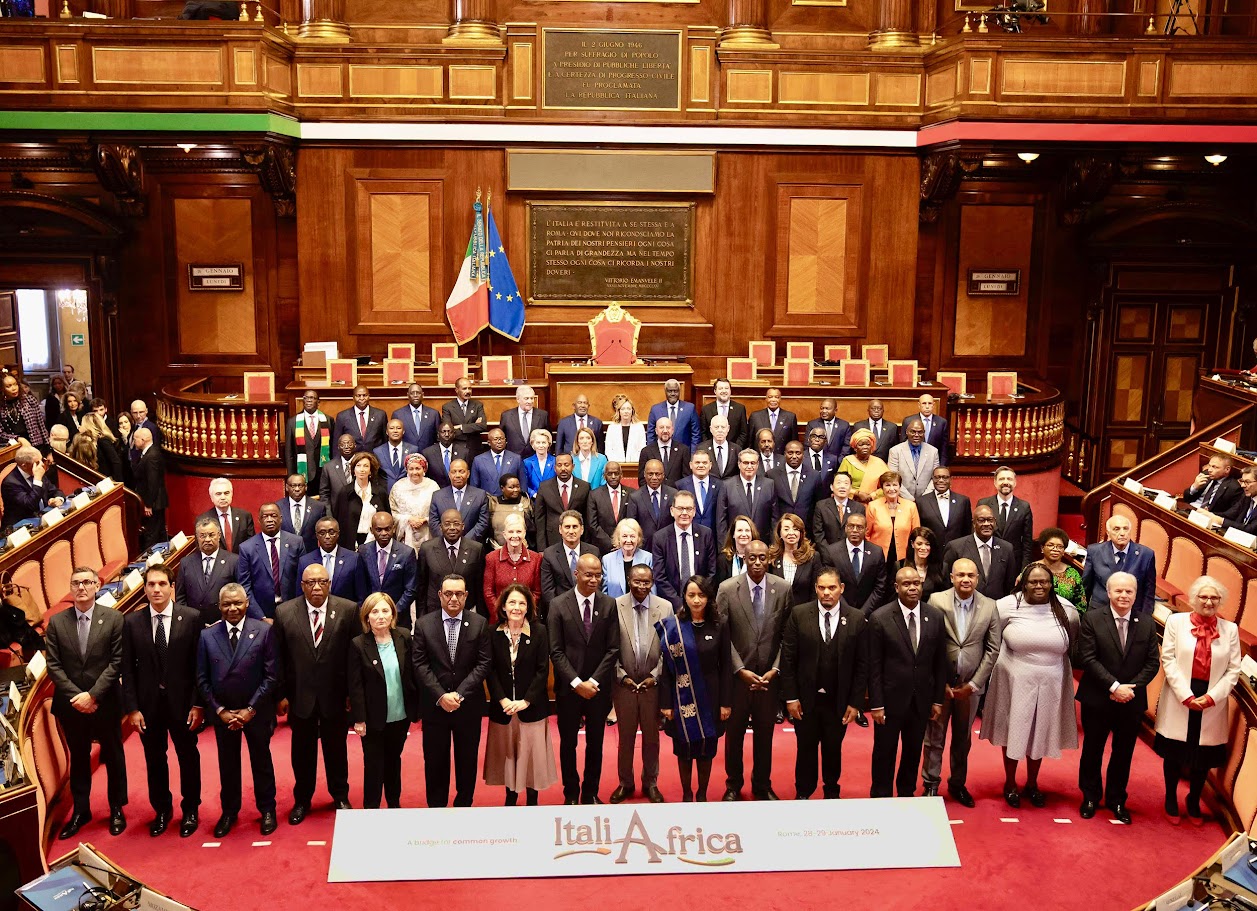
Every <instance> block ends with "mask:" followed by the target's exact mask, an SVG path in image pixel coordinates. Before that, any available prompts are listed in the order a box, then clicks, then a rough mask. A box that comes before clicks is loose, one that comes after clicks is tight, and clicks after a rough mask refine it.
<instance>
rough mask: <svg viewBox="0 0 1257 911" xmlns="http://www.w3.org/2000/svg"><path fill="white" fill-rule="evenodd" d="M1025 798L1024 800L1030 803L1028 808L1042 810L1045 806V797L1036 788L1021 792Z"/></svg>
mask: <svg viewBox="0 0 1257 911" xmlns="http://www.w3.org/2000/svg"><path fill="white" fill-rule="evenodd" d="M1022 793H1023V794H1025V796H1026V800H1028V801H1030V806H1032V807H1039V808H1040V809H1042V808H1043V807H1046V806H1047V795H1046V794H1044V793H1043V792H1042V791H1040V790H1039V789H1038V788H1026V789H1025V790H1024V791H1022Z"/></svg>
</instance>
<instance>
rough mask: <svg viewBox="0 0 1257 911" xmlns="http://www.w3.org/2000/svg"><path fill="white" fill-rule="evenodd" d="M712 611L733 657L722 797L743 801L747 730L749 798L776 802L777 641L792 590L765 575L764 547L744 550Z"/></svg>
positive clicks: (759, 543) (754, 543)
mask: <svg viewBox="0 0 1257 911" xmlns="http://www.w3.org/2000/svg"><path fill="white" fill-rule="evenodd" d="M716 611H717V613H718V614H719V615H720V617H721V618H722V621H721V622H723V623H728V624H729V640H730V644H731V647H732V650H733V651H732V657H733V712H732V714H731V715H730V716H729V722H728V725H727V726H726V728H725V773H726V779H725V793H724V797H723V798H722V799H723V800H741V799H742V785H743V783H744V781H745V777H744V771H743V769H744V765H743V761H742V759H743V757H742V743H743V740H744V739H745V737H746V728H747V726H748V725H749V726H750V728H751V757H752V765H751V796H752V797H754V798H755V799H756V800H776V799H777V794H776V792H774V791H773V786H772V770H773V731H774V730H775V729H776V727H777V711H778V706H779V705H780V704H781V670H780V663H781V636H782V634H783V632H784V631H785V625H786V617H787V616H788V615H789V613H790V586H789V585H788V584H787V583H786V580H785V579H782V578H780V577H779V576H774V575H771V574H770V573H769V572H768V545H767V544H765V543H764V542H763V541H752V542H751V543H750V544H748V545H747V546H746V572H744V573H741V574H739V575H737V576H734V577H733V578H732V579H727V580H725V581H724V582H722V583H720V589H719V591H717V592H716Z"/></svg>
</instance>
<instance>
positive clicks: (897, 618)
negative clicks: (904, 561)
mask: <svg viewBox="0 0 1257 911" xmlns="http://www.w3.org/2000/svg"><path fill="white" fill-rule="evenodd" d="M895 595H896V599H895V600H894V601H892V602H890V603H889V604H885V605H883V606H882V607H879V608H878V609H877V610H875V611H874V612H873V616H872V617H870V618H869V705H870V707H871V708H870V712H869V713H870V714H871V715H872V716H873V724H874V729H873V787H872V789H871V790H870V791H869V796H870V797H890V796H892V790H891V785H892V783H893V784H894V793H898V795H899V796H900V797H912V796H913V795H914V794H915V793H916V790H917V768H918V767H919V766H920V765H921V746H922V744H923V743H924V742H925V729H926V726H927V725H929V723H930V722H931V721H936V720H937V719H938V717H939V715H941V714H942V711H943V695H944V690H945V688H946V686H947V680H948V677H949V675H948V668H947V631H946V629H945V628H944V625H943V612H942V611H940V610H939V609H938V608H937V607H935V606H933V605H931V604H922V603H921V576H920V575H919V574H918V573H917V571H916V570H915V569H913V568H912V567H911V566H905V567H903V568H902V569H901V570H899V572H897V573H895ZM901 745H902V752H901V753H900V757H899V774H898V775H896V774H895V752H896V750H897V749H898V748H899V747H900V746H901Z"/></svg>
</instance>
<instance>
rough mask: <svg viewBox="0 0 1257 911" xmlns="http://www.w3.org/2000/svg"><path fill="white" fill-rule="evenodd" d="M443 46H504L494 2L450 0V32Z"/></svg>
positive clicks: (491, 0)
mask: <svg viewBox="0 0 1257 911" xmlns="http://www.w3.org/2000/svg"><path fill="white" fill-rule="evenodd" d="M441 43H442V44H454V45H471V46H484V45H486V44H488V45H495V46H497V47H501V46H502V30H501V29H499V28H498V23H497V20H496V18H495V17H494V11H493V0H450V30H449V32H448V33H447V34H446V36H445V37H444V38H442V39H441Z"/></svg>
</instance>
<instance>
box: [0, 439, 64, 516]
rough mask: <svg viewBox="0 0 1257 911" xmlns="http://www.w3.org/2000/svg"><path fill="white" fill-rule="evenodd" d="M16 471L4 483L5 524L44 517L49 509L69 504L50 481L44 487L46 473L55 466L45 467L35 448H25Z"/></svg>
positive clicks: (0, 488)
mask: <svg viewBox="0 0 1257 911" xmlns="http://www.w3.org/2000/svg"><path fill="white" fill-rule="evenodd" d="M14 462H15V463H16V464H15V465H14V468H13V470H12V471H10V472H9V473H8V475H6V476H5V479H4V481H3V482H0V501H3V503H4V524H5V525H13V524H15V523H17V522H21V521H23V520H24V519H34V518H37V517H38V516H39V515H40V514H42V513H43V511H44V507H45V506H58V505H60V504H61V503H63V502H65V497H64V496H62V494H61V491H60V490H57V489H56V488H55V487H54V486H53V485H52V482H51V478H49V483H48V484H46V485H45V484H44V473H45V472H46V471H47V470H48V467H49V465H50V464H51V463H52V457H51V456H49V457H48V462H47V463H45V461H44V460H43V458H42V457H41V456H40V454H39V450H38V449H36V448H35V447H34V446H23V447H21V448H20V449H18V451H17V456H15V457H14Z"/></svg>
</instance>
